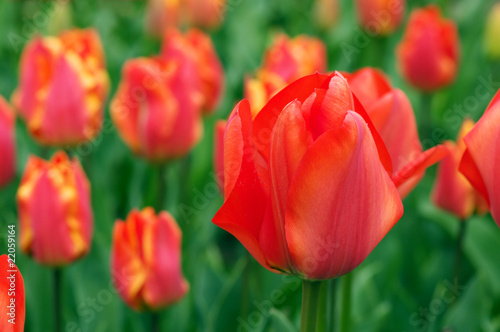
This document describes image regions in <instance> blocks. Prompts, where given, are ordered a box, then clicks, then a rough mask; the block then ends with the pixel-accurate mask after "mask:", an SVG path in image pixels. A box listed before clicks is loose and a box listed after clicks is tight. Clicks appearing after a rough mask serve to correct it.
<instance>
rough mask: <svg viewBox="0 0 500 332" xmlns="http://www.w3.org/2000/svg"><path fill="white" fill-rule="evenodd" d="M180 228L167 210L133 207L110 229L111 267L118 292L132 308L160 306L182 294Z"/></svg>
mask: <svg viewBox="0 0 500 332" xmlns="http://www.w3.org/2000/svg"><path fill="white" fill-rule="evenodd" d="M181 237H182V234H181V230H180V229H179V226H178V225H177V223H176V222H175V220H174V218H173V217H172V216H171V215H170V214H169V213H168V212H160V213H159V214H158V216H156V215H155V212H154V210H153V209H152V208H146V209H144V210H142V211H141V212H139V211H137V210H134V211H132V212H130V214H129V215H128V216H127V220H126V221H121V220H119V221H117V222H116V223H115V226H114V229H113V244H112V249H111V269H112V273H113V276H114V278H113V281H114V284H115V287H116V289H117V290H118V293H119V294H120V296H121V297H122V298H123V300H124V301H125V302H126V303H127V304H128V305H129V306H130V307H132V308H134V309H136V310H141V309H144V308H148V309H160V308H162V307H166V306H169V305H171V304H173V303H175V302H177V301H179V300H180V299H182V297H184V295H185V294H186V293H187V291H188V290H189V284H188V283H187V281H186V280H185V279H184V277H183V276H182V271H181V264H180V260H181Z"/></svg>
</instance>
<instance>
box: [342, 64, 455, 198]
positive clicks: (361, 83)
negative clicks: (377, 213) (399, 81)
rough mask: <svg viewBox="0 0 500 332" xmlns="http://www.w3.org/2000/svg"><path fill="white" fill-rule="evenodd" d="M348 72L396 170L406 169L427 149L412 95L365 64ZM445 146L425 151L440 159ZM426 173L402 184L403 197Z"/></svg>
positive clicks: (356, 92)
mask: <svg viewBox="0 0 500 332" xmlns="http://www.w3.org/2000/svg"><path fill="white" fill-rule="evenodd" d="M344 76H345V77H346V79H347V82H348V83H349V86H350V87H351V89H352V91H353V93H354V94H355V95H356V97H357V98H358V99H359V101H360V102H361V104H363V106H364V107H365V109H366V112H367V113H368V115H369V116H370V119H371V120H372V122H373V125H374V126H375V128H376V129H377V131H378V132H379V134H380V136H381V137H382V140H383V141H384V143H385V145H386V146H387V150H388V151H389V154H390V155H391V159H392V168H393V170H394V171H395V172H399V171H401V170H403V169H404V168H405V167H407V165H408V164H410V163H412V162H413V161H414V159H415V158H417V157H419V156H420V155H421V154H422V151H423V150H422V145H421V144H420V138H419V136H418V128H417V122H416V120H415V114H414V112H413V108H412V106H411V103H410V101H409V100H408V97H407V96H406V94H405V93H404V92H403V91H401V90H399V89H394V88H393V87H392V86H391V83H390V81H389V79H388V78H387V77H386V76H385V75H384V74H383V73H382V72H381V71H379V70H377V69H373V68H363V69H360V70H358V71H356V72H355V73H353V74H348V73H344ZM443 149H444V148H443V147H437V148H431V149H429V150H427V151H426V152H425V153H426V155H427V157H428V158H432V159H433V160H435V161H437V160H438V159H439V158H440V156H443V155H444V153H445V152H444V151H443ZM423 176H424V171H422V172H420V173H417V174H415V175H414V176H413V177H412V178H411V179H408V180H407V181H406V182H405V184H404V185H402V186H400V187H399V188H398V190H399V193H400V195H401V197H402V198H404V197H406V196H407V195H408V194H409V193H410V191H411V190H413V188H414V187H415V186H416V185H417V184H418V182H419V181H420V180H421V179H422V177H423Z"/></svg>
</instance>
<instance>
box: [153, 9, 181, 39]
mask: <svg viewBox="0 0 500 332" xmlns="http://www.w3.org/2000/svg"><path fill="white" fill-rule="evenodd" d="M182 2H183V1H182V0H148V1H147V6H146V21H145V23H146V29H147V30H148V31H149V33H151V34H152V35H155V36H158V37H161V36H162V35H163V33H164V32H165V30H166V29H168V28H170V27H176V26H179V24H180V21H181V16H182V13H181V11H182Z"/></svg>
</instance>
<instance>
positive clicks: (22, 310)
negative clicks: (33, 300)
mask: <svg viewBox="0 0 500 332" xmlns="http://www.w3.org/2000/svg"><path fill="white" fill-rule="evenodd" d="M0 308H2V309H1V310H0V313H2V319H1V320H0V330H1V331H2V332H23V331H24V319H25V315H26V307H25V295H24V280H23V276H22V275H21V272H19V269H18V268H17V266H16V265H15V264H14V263H13V262H12V260H11V259H10V258H9V257H8V256H7V255H2V256H0Z"/></svg>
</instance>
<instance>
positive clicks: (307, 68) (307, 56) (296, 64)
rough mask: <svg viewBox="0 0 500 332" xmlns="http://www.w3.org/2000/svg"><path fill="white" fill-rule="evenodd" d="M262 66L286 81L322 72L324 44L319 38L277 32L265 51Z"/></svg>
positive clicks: (324, 62) (324, 57)
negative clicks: (291, 36) (289, 35)
mask: <svg viewBox="0 0 500 332" xmlns="http://www.w3.org/2000/svg"><path fill="white" fill-rule="evenodd" d="M262 68H263V69H264V70H267V71H270V72H273V73H276V74H278V75H279V76H280V77H281V78H282V79H283V80H284V81H286V82H291V81H295V80H296V79H298V78H300V77H302V76H305V75H310V74H314V73H315V72H324V71H325V70H326V48H325V45H324V44H323V42H322V41H321V40H319V39H317V38H312V37H308V36H305V35H300V36H297V37H295V38H288V36H287V35H285V34H279V35H277V36H276V38H275V40H274V42H273V45H272V46H271V47H270V48H269V49H268V50H267V51H266V54H265V55H264V62H263V64H262Z"/></svg>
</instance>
